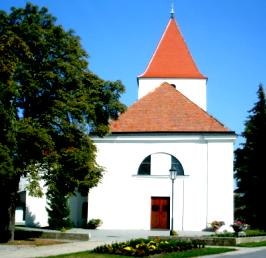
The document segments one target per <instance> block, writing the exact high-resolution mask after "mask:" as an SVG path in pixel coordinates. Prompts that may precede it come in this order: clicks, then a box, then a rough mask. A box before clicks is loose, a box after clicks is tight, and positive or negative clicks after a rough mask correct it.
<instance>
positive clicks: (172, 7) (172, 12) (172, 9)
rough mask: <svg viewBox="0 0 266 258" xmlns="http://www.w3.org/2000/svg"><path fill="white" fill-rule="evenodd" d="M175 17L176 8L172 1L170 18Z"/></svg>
mask: <svg viewBox="0 0 266 258" xmlns="http://www.w3.org/2000/svg"><path fill="white" fill-rule="evenodd" d="M174 17H175V10H174V1H172V3H171V12H170V18H171V19H174Z"/></svg>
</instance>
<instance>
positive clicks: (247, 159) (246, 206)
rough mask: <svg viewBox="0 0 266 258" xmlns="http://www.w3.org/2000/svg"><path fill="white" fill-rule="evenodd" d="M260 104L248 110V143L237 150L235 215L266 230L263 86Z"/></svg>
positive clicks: (255, 226) (265, 108) (260, 90)
mask: <svg viewBox="0 0 266 258" xmlns="http://www.w3.org/2000/svg"><path fill="white" fill-rule="evenodd" d="M257 95H258V102H257V103H255V105H254V107H253V108H252V109H251V110H250V111H249V113H250V115H249V117H248V119H247V121H246V122H245V130H244V132H243V133H242V136H243V137H244V139H245V142H244V143H243V144H242V146H241V148H238V149H237V150H236V151H235V162H234V168H235V178H236V183H237V189H236V191H235V192H236V201H235V205H236V207H235V216H236V217H237V218H239V219H242V220H243V221H245V222H246V223H248V224H249V225H250V226H251V227H252V228H260V229H264V230H265V229H266V220H265V218H266V210H265V208H264V205H263V203H264V201H265V200H264V199H265V195H266V188H265V186H266V170H265V169H266V166H265V160H266V152H265V146H266V133H265V132H266V100H265V93H264V90H263V86H262V85H260V86H259V89H258V92H257Z"/></svg>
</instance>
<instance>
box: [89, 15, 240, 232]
mask: <svg viewBox="0 0 266 258" xmlns="http://www.w3.org/2000/svg"><path fill="white" fill-rule="evenodd" d="M206 84H207V78H206V77H205V76H204V75H202V74H201V72H200V71H199V70H198V68H197V66H196V64H195V62H194V60H193V58H192V56H191V54H190V51H189V49H188V47H187V45H186V42H185V40H184V38H183V36H182V34H181V32H180V29H179V27H178V25H177V23H176V20H175V18H174V16H173V14H171V18H170V20H169V22H168V24H167V26H166V28H165V31H164V33H163V35H162V37H161V39H160V41H159V44H158V46H157V48H156V50H155V52H154V54H153V56H152V58H151V60H150V62H149V64H148V66H147V68H146V70H145V71H144V73H143V74H141V75H140V76H139V77H138V100H137V101H136V102H135V103H134V104H133V105H132V106H130V107H129V108H128V109H127V111H126V112H125V113H123V114H121V115H120V117H119V119H118V120H116V121H113V122H112V123H111V133H110V134H109V135H108V136H106V137H104V138H94V142H95V143H96V145H97V149H98V155H97V162H98V163H99V164H100V165H102V166H103V167H104V168H105V174H104V177H103V180H102V182H101V183H100V184H99V185H98V186H97V187H96V188H94V189H92V190H91V191H90V193H89V196H88V220H90V219H92V218H99V219H101V220H102V221H103V224H102V226H101V227H102V228H104V229H166V230H168V229H171V228H173V229H175V230H197V231H198V230H203V229H205V228H206V227H207V226H208V224H209V223H211V222H212V221H214V220H219V221H224V222H225V224H227V225H230V224H231V223H232V222H233V210H234V202H233V147H234V141H235V138H236V136H235V133H234V132H233V131H230V130H229V129H228V128H226V127H225V126H224V125H223V124H221V123H220V122H219V121H218V120H217V119H215V118H214V117H212V116H211V115H209V114H208V113H207V110H206V104H207V98H206V92H207V90H206ZM172 169H174V170H176V173H177V176H176V179H175V180H174V182H173V181H172V180H171V179H170V170H172Z"/></svg>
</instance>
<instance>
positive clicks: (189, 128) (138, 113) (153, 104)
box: [111, 82, 229, 133]
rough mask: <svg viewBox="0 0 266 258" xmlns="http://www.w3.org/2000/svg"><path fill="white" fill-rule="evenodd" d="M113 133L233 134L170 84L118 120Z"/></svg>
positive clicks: (137, 103) (114, 122)
mask: <svg viewBox="0 0 266 258" xmlns="http://www.w3.org/2000/svg"><path fill="white" fill-rule="evenodd" d="M111 132H112V133H129V132H132V133H133V132H134V133H136V132H137V133H140V132H229V130H228V129H227V128H226V127H224V125H223V124H221V123H220V122H219V121H217V120H216V119H215V118H213V117H212V116H210V115H209V114H208V113H207V112H205V111H204V110H203V109H201V108H200V107H199V106H197V105H196V104H195V103H193V102H192V101H190V100H189V99H188V98H187V97H185V96H184V95H183V94H181V93H180V92H179V91H177V90H176V89H175V88H174V86H172V85H170V84H169V83H166V82H165V83H163V84H162V85H160V86H159V87H158V88H156V89H155V90H154V91H153V92H151V93H149V94H147V95H146V96H144V97H143V98H141V99H140V100H138V101H137V102H135V103H134V104H133V105H132V106H130V107H129V108H128V109H127V111H126V112H125V113H123V114H121V115H120V117H119V118H118V120H116V121H112V122H111Z"/></svg>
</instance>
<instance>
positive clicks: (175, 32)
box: [139, 18, 206, 78]
mask: <svg viewBox="0 0 266 258" xmlns="http://www.w3.org/2000/svg"><path fill="white" fill-rule="evenodd" d="M146 77H148V78H151V77H152V78H206V77H205V76H203V75H202V74H201V73H200V71H199V70H198V68H197V66H196V64H195V63H194V60H193V58H192V56H191V54H190V52H189V49H188V47H187V45H186V42H185V41H184V39H183V37H182V34H181V32H180V30H179V28H178V26H177V24H176V22H175V19H173V18H171V19H170V20H169V22H168V25H167V27H166V29H165V31H164V34H163V36H162V38H161V40H160V42H159V44H158V46H157V49H156V50H155V52H154V54H153V56H152V58H151V60H150V63H149V64H148V66H147V68H146V70H145V72H144V73H143V74H141V75H140V76H139V78H146Z"/></svg>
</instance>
